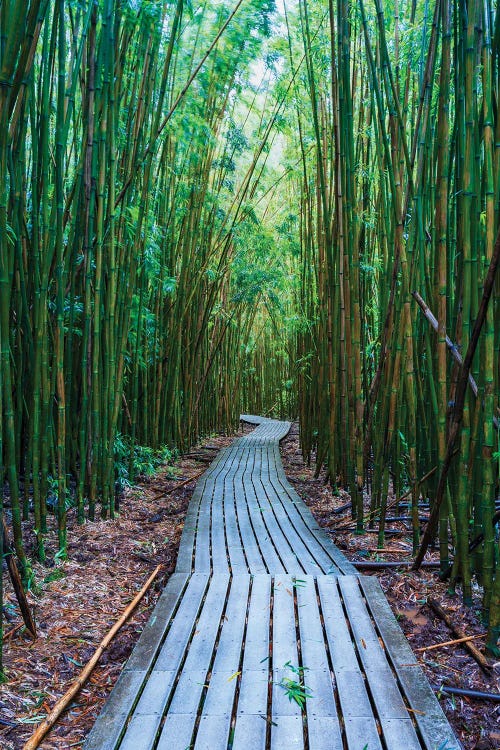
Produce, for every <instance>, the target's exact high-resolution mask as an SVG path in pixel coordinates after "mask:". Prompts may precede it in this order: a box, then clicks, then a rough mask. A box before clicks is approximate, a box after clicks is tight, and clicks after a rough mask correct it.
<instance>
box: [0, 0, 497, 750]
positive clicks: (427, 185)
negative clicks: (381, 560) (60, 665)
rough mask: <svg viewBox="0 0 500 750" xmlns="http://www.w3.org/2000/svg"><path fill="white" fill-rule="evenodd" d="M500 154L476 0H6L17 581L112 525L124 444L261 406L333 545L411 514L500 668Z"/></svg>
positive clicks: (189, 438)
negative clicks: (340, 529) (88, 532)
mask: <svg viewBox="0 0 500 750" xmlns="http://www.w3.org/2000/svg"><path fill="white" fill-rule="evenodd" d="M499 146H500V13H499V12H498V9H497V7H496V4H495V3H493V2H491V0H203V2H200V3H198V2H196V0H154V1H153V0H29V1H28V0H0V477H1V483H2V493H1V495H0V516H2V519H3V537H2V535H0V551H2V558H3V559H4V561H9V560H11V559H12V560H14V561H15V563H16V565H17V566H18V569H19V574H20V581H21V582H20V583H19V585H20V586H21V587H22V588H24V589H25V590H28V591H31V590H33V591H34V592H35V593H36V590H37V585H38V583H37V579H38V578H39V575H38V574H37V573H36V570H39V569H40V568H39V567H37V566H39V565H40V564H42V565H45V566H47V565H49V564H50V565H52V566H53V565H54V564H55V565H56V566H58V565H60V566H63V565H64V564H65V561H66V560H68V561H70V560H71V552H70V551H69V543H68V539H69V535H70V533H71V532H70V531H69V522H70V520H71V519H75V521H74V524H73V523H72V526H71V528H73V526H74V527H75V528H77V527H78V525H81V526H83V525H85V526H90V525H92V524H97V523H101V522H102V521H104V520H105V521H106V523H107V524H108V526H109V527H110V528H111V527H112V526H113V524H115V523H117V519H119V518H120V514H121V504H122V498H123V494H124V492H126V491H127V488H130V487H133V486H134V483H135V482H136V481H138V480H139V479H140V475H141V456H143V455H145V454H147V456H149V457H150V460H151V461H152V462H153V463H154V464H155V467H156V466H160V465H161V464H162V463H164V462H165V461H167V460H175V457H176V456H180V455H183V454H186V453H188V452H189V451H190V450H192V449H193V446H195V445H196V444H197V443H198V442H199V441H200V439H202V438H203V437H204V436H210V435H212V434H215V433H221V432H224V433H226V434H233V433H234V432H235V431H237V430H238V426H239V422H240V414H249V415H250V414H255V415H263V416H264V417H267V418H273V419H277V420H290V421H296V422H298V424H299V428H300V454H301V459H302V460H303V465H304V466H305V467H310V469H311V471H312V473H313V474H314V475H315V476H316V477H319V476H320V474H321V476H322V477H323V484H324V486H325V487H327V489H328V493H329V494H328V496H329V497H330V498H332V503H333V499H334V498H335V497H337V496H339V493H340V494H341V495H342V498H343V499H344V501H345V500H346V498H347V504H348V514H347V516H346V518H347V523H350V524H351V527H352V532H353V538H354V539H356V538H358V537H359V538H360V539H362V538H363V537H364V536H366V535H368V534H372V536H371V542H370V543H371V545H372V547H376V548H377V550H382V551H383V550H384V548H385V547H386V546H387V545H388V543H389V542H390V540H391V537H390V533H389V531H388V529H389V527H390V518H391V517H392V516H395V517H396V520H397V517H400V516H403V515H404V514H405V513H406V514H407V517H408V531H407V537H408V540H409V553H408V554H409V556H410V558H411V565H412V569H413V570H414V571H420V569H421V566H422V565H423V564H424V563H425V560H428V559H430V558H429V554H431V553H435V555H436V557H435V558H433V559H436V560H437V562H438V568H437V573H436V579H437V580H438V579H439V576H438V575H437V574H439V575H440V578H441V581H446V584H445V586H446V588H447V590H448V592H449V596H450V597H452V598H451V599H450V601H455V602H460V603H461V604H460V606H464V607H465V608H467V607H470V606H471V605H472V603H473V596H474V595H475V596H476V600H477V596H479V597H480V607H479V610H478V612H477V614H478V622H479V623H480V624H481V625H482V627H483V629H484V630H485V631H487V638H486V640H485V641H484V643H482V645H483V646H485V647H486V650H485V653H486V656H490V657H491V656H493V657H496V658H498V657H499V656H500V648H499V645H498V639H499V637H500V568H499V560H500V554H499V553H500V546H499V536H498V534H499V532H498V527H497V524H498V523H499V521H500V510H499V508H500V492H499V477H500V474H499V459H500V442H499V429H498V427H499V420H500V403H499V393H500V391H499V386H500V358H499V352H500V274H497V273H496V272H497V268H498V265H499V262H500V147H499ZM323 484H322V486H323ZM331 507H332V514H331V517H330V521H329V523H330V522H331V523H332V524H333V523H334V521H335V515H334V514H333V505H332V506H331ZM423 507H424V508H425V509H426V512H427V516H426V519H425V520H426V522H425V523H422V521H421V516H422V508H423ZM213 512H214V511H213ZM213 512H212V513H213ZM373 534H374V536H373ZM388 534H389V536H388ZM388 540H389V542H388ZM2 545H3V546H2ZM428 564H429V563H428ZM406 570H407V571H409V570H410V567H407V568H406ZM3 578H4V588H3V594H4V604H5V601H6V600H5V594H6V591H7V587H8V586H10V584H7V566H6V563H5V562H4V576H3ZM478 592H479V593H478ZM0 599H1V589H0ZM275 606H276V605H275ZM2 627H3V631H2ZM6 627H8V626H7V625H6V623H5V621H4V623H3V626H2V624H0V636H1V634H2V632H4V633H5V629H6ZM1 640H2V638H1V637H0V642H1ZM365 648H366V646H365ZM238 674H239V673H238ZM8 680H9V673H8V670H7V671H6V672H5V681H6V684H8ZM417 713H418V711H417ZM262 718H264V717H262ZM268 731H269V730H268ZM309 737H310V738H311V735H309ZM268 740H269V738H268ZM384 741H385V740H384ZM231 742H232V740H231ZM231 742H230V744H229V745H228V747H232V744H231ZM309 742H310V743H312V740H311V739H309ZM1 744H2V740H0V745H1ZM174 745H175V743H174ZM68 746H70V745H68ZM102 746H103V747H104V745H102ZM248 746H249V747H250V746H251V745H248ZM386 746H387V747H389V744H387V745H385V744H384V748H385V747H386ZM422 746H423V745H422ZM61 747H63V745H61ZM64 747H66V745H64ZM106 747H107V745H106ZM113 747H114V746H113ZM124 747H125V745H124ZM127 747H128V745H127ZM154 747H156V745H154ZM179 747H180V745H179ZM183 747H184V745H183ZM190 747H191V745H190ZM197 747H198V746H197ZM204 747H205V746H204ZM213 747H214V750H217V748H216V746H215V745H214V746H213ZM224 747H226V745H224ZM234 747H235V748H236V744H235V745H234ZM255 747H256V746H255ZM266 747H267V745H266ZM273 747H274V745H273ZM276 747H277V748H278V747H279V748H281V747H285V745H276ZM308 747H309V745H308ZM310 747H311V748H312V747H313V744H310ZM344 747H347V745H344ZM349 747H351V745H349ZM352 747H353V748H354V747H355V745H352ZM356 747H358V746H356ZM366 747H369V748H370V750H371V747H372V745H371V744H370V745H366ZM391 747H392V745H391ZM425 747H427V745H425ZM429 747H430V745H429ZM433 747H434V746H433ZM435 747H438V745H436V746H435ZM453 747H454V746H453ZM478 747H479V745H478ZM481 747H482V746H481ZM488 747H489V746H488ZM492 747H493V746H492ZM496 747H498V745H496ZM361 748H362V745H359V750H361Z"/></svg>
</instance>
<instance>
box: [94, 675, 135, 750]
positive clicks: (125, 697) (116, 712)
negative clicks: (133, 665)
mask: <svg viewBox="0 0 500 750" xmlns="http://www.w3.org/2000/svg"><path fill="white" fill-rule="evenodd" d="M146 677H147V672H140V671H127V672H122V673H121V674H120V676H119V677H118V680H117V682H116V684H115V686H114V688H113V690H112V691H111V694H110V696H109V698H108V700H107V701H106V703H105V705H104V708H103V709H102V711H101V713H100V714H99V716H98V717H97V720H96V722H95V724H94V726H93V727H92V729H91V731H90V733H89V736H88V737H87V739H86V740H85V744H84V748H85V750H115V748H117V747H118V745H119V741H120V738H121V737H122V735H123V732H124V730H125V726H126V723H127V720H128V717H129V715H130V712H131V711H132V709H133V707H134V705H135V703H136V702H137V696H138V695H139V692H140V690H141V688H142V686H143V684H144V681H145V680H146Z"/></svg>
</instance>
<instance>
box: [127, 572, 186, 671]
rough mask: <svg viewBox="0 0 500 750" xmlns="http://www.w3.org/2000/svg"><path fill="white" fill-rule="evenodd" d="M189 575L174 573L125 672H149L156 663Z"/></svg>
mask: <svg viewBox="0 0 500 750" xmlns="http://www.w3.org/2000/svg"><path fill="white" fill-rule="evenodd" d="M187 580H188V573H174V574H173V575H171V576H170V578H169V579H168V581H167V584H166V586H165V588H164V589H163V591H162V594H161V596H160V598H159V599H158V602H157V604H156V606H155V608H154V610H153V612H152V613H151V616H150V618H149V620H148V622H147V623H146V625H145V627H144V630H143V631H142V633H141V636H140V638H139V640H138V641H137V644H136V646H135V647H134V650H133V651H132V653H131V655H130V657H129V659H128V661H127V663H126V664H125V667H124V669H125V671H128V670H143V671H147V670H149V669H150V668H151V666H152V664H153V663H154V661H155V659H156V656H157V654H158V651H159V649H160V647H161V644H162V642H163V639H164V638H165V634H166V632H167V628H168V625H169V623H170V620H171V618H172V615H173V613H174V611H175V608H176V607H177V605H178V603H179V601H180V599H181V596H182V594H183V592H184V589H185V587H186V583H187Z"/></svg>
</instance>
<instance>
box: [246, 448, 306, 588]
mask: <svg viewBox="0 0 500 750" xmlns="http://www.w3.org/2000/svg"><path fill="white" fill-rule="evenodd" d="M262 465H264V459H263V461H262ZM263 471H264V469H261V473H262V472H263ZM261 473H259V474H257V473H255V472H254V473H253V474H252V482H253V485H254V488H255V493H256V502H255V505H253V504H251V505H250V516H251V519H252V522H253V523H254V526H255V524H256V522H257V521H258V518H259V516H260V517H261V518H262V521H263V523H264V524H265V529H266V533H265V538H264V539H262V538H259V543H260V547H261V549H262V550H263V553H264V555H266V551H265V550H264V549H263V544H264V543H265V541H266V540H267V544H268V545H269V544H270V539H272V545H273V546H274V547H275V549H276V551H277V553H278V555H279V557H280V559H281V562H282V567H284V569H285V570H286V572H288V573H291V574H294V573H297V574H300V573H304V572H305V571H304V568H303V567H302V566H301V564H300V562H299V560H298V559H297V556H296V554H295V553H294V551H293V550H292V548H291V547H290V544H289V542H288V540H287V538H286V536H285V535H284V533H283V531H282V529H281V528H280V526H279V524H278V522H277V520H276V517H275V514H274V512H273V507H272V504H271V502H270V500H269V498H268V497H267V493H266V488H265V484H264V480H263V477H262V476H261ZM270 570H271V572H275V570H274V569H273V568H270Z"/></svg>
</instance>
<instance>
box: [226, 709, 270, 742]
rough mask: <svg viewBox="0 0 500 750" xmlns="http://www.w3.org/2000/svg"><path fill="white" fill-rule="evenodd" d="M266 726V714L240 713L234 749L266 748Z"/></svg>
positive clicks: (237, 718)
mask: <svg viewBox="0 0 500 750" xmlns="http://www.w3.org/2000/svg"><path fill="white" fill-rule="evenodd" d="M266 728H267V727H266V716H265V714H264V715H263V714H255V715H254V716H252V715H238V716H237V717H236V725H235V727H234V738H233V748H232V750H265V747H266Z"/></svg>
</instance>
